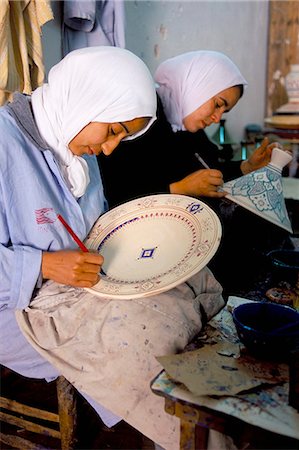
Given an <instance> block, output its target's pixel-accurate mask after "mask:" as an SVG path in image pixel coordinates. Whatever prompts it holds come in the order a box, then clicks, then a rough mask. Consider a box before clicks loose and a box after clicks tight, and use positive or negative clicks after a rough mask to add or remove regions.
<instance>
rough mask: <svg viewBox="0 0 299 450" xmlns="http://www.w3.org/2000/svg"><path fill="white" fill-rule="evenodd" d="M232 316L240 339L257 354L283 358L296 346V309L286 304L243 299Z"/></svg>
mask: <svg viewBox="0 0 299 450" xmlns="http://www.w3.org/2000/svg"><path fill="white" fill-rule="evenodd" d="M233 320H234V323H235V326H236V330H237V333H238V336H239V339H240V341H241V342H242V343H243V344H244V345H245V347H247V349H248V350H249V351H250V352H251V353H254V354H255V355H257V356H261V357H263V358H265V357H266V358H270V359H273V358H274V359H284V358H287V357H288V356H289V354H290V352H291V351H292V350H295V349H296V348H298V347H299V313H298V312H297V311H296V310H294V309H292V308H290V307H288V306H283V305H279V304H275V303H266V302H252V303H245V304H243V305H239V306H237V307H236V308H235V309H234V310H233Z"/></svg>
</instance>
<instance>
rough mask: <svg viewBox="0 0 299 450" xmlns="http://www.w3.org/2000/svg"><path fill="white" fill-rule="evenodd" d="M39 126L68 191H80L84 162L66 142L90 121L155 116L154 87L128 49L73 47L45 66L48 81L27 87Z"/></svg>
mask: <svg viewBox="0 0 299 450" xmlns="http://www.w3.org/2000/svg"><path fill="white" fill-rule="evenodd" d="M31 98H32V107H33V112H34V116H35V120H36V123H37V126H38V128H39V131H40V133H41V135H42V137H43V138H44V140H45V141H46V142H47V143H48V144H49V146H50V147H51V148H52V151H53V154H54V155H55V157H56V159H57V161H58V164H59V165H60V168H61V170H62V174H63V176H64V178H65V180H66V182H67V183H68V185H69V188H70V190H71V192H72V193H73V195H74V196H75V197H76V198H78V197H81V196H82V195H83V194H84V192H85V190H86V188H87V185H88V183H89V176H88V165H87V164H86V161H85V160H84V158H82V157H79V156H75V155H74V154H73V153H72V152H71V151H70V150H69V148H68V144H69V143H70V141H71V140H72V139H73V138H74V137H75V136H76V135H77V134H78V133H79V132H80V131H81V130H82V129H83V128H84V127H85V126H86V125H88V124H89V123H90V122H105V123H113V122H126V121H129V120H133V119H135V118H137V117H151V120H150V122H149V124H148V125H147V127H145V128H144V129H143V130H142V131H140V132H139V133H136V134H135V135H134V136H132V137H130V138H131V139H132V138H133V139H134V138H135V137H137V136H138V135H140V134H143V133H144V132H145V131H146V130H147V129H148V128H149V127H150V126H151V124H152V123H153V121H154V120H155V119H156V91H155V84H154V81H153V78H152V76H151V74H150V72H149V70H148V68H147V67H146V65H145V64H144V63H143V61H142V60H141V59H140V58H138V57H137V56H136V55H134V54H133V53H131V52H130V51H128V50H125V49H122V48H118V47H112V46H107V47H106V46H102V47H88V48H83V49H79V50H74V51H73V52H71V53H69V54H68V55H67V56H65V58H64V59H63V60H62V61H60V62H59V63H58V64H56V65H55V66H54V67H53V68H52V69H51V70H50V72H49V77H48V83H45V84H44V85H43V86H42V87H39V88H37V89H36V90H35V91H34V92H33V93H32V97H31Z"/></svg>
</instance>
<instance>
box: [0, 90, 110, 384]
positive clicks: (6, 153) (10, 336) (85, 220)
mask: <svg viewBox="0 0 299 450" xmlns="http://www.w3.org/2000/svg"><path fill="white" fill-rule="evenodd" d="M86 161H87V163H88V166H89V176H90V183H89V185H88V188H87V191H86V193H85V194H84V196H83V197H81V198H80V199H79V200H78V201H77V200H76V199H75V197H74V196H73V195H72V194H71V192H70V190H69V189H68V187H67V185H66V183H65V181H64V179H63V178H62V176H61V174H60V171H59V168H58V165H57V164H56V161H55V158H54V156H53V154H52V152H51V150H50V149H49V147H48V145H47V144H46V143H45V142H44V141H43V140H42V138H41V136H40V135H39V132H38V130H37V128H36V125H35V122H34V119H33V115H32V111H31V105H30V98H29V97H28V96H25V95H22V94H17V95H16V96H15V100H14V102H13V103H11V104H9V105H6V106H3V107H1V108H0V363H1V364H3V365H5V366H7V367H10V368H11V369H13V370H15V371H17V372H18V373H21V374H23V375H25V376H29V377H35V378H49V377H52V376H55V375H57V371H56V369H54V368H51V366H50V364H49V363H48V362H47V361H44V359H43V358H42V357H41V356H40V355H39V354H37V353H36V351H35V350H34V349H33V348H32V347H31V346H30V345H29V343H28V342H27V341H26V340H25V338H24V337H23V335H22V333H21V331H20V329H19V327H18V324H17V322H16V320H15V317H14V310H15V309H24V308H26V307H27V305H28V304H29V303H30V300H31V298H32V296H33V295H34V292H35V289H36V288H37V287H39V283H41V280H40V278H41V276H40V271H41V258H42V251H55V250H60V249H75V248H78V246H77V244H76V243H75V242H74V241H73V239H72V237H71V236H70V235H69V233H68V232H67V231H66V230H65V228H64V227H63V225H62V224H61V222H60V221H59V220H58V219H57V216H56V215H57V214H58V213H59V214H61V215H62V216H63V217H64V219H65V220H66V221H67V222H68V223H69V225H70V226H71V227H72V228H73V230H74V231H75V233H76V234H77V235H78V236H79V238H80V239H82V240H84V239H85V237H86V236H87V234H88V232H89V231H90V229H91V227H92V226H93V224H94V222H95V221H96V219H97V218H98V217H99V216H100V215H101V214H102V213H103V212H104V211H105V210H106V209H107V204H106V200H105V197H104V193H103V186H102V181H101V177H100V172H99V169H98V164H97V161H96V157H95V156H87V157H86Z"/></svg>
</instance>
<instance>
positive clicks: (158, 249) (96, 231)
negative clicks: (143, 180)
mask: <svg viewBox="0 0 299 450" xmlns="http://www.w3.org/2000/svg"><path fill="white" fill-rule="evenodd" d="M220 238H221V224H220V221H219V219H218V216H217V215H216V213H215V212H214V211H213V210H212V209H211V208H210V207H209V206H207V205H206V204H205V203H203V202H202V201H199V200H198V199H195V198H192V197H187V196H185V195H174V194H161V195H151V196H147V197H142V198H139V199H136V200H132V201H130V202H127V203H125V204H123V205H120V206H117V207H116V208H113V209H111V210H110V211H109V212H107V213H106V214H104V215H103V216H101V217H100V218H99V219H98V220H97V222H96V223H95V225H94V227H93V229H92V230H91V232H90V234H89V236H88V237H87V239H86V241H85V245H86V246H87V248H89V249H93V250H97V251H98V252H99V253H100V254H101V255H103V256H104V265H103V271H104V273H105V275H101V279H100V281H99V283H97V284H96V285H95V286H94V287H93V288H90V289H87V290H88V291H90V292H92V293H94V294H96V295H98V296H100V297H108V298H117V299H129V298H137V297H146V296H149V295H153V294H157V293H160V292H163V291H166V290H168V289H171V288H173V287H175V286H177V285H178V284H180V283H182V282H183V281H185V280H187V279H188V278H190V277H191V276H192V275H194V274H195V273H197V272H199V271H200V270H201V269H202V268H203V267H204V266H206V265H207V264H208V262H209V261H210V259H211V258H212V256H213V255H214V254H215V252H216V250H217V248H218V246H219V242H220Z"/></svg>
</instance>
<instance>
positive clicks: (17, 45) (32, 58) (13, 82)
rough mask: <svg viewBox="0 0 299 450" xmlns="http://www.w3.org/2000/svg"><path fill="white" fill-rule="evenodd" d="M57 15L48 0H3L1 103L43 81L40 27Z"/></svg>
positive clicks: (0, 3)
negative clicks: (17, 92)
mask: <svg viewBox="0 0 299 450" xmlns="http://www.w3.org/2000/svg"><path fill="white" fill-rule="evenodd" d="M52 19H54V16H53V13H52V10H51V7H50V1H48V0H11V1H9V0H1V1H0V55H1V58H0V104H1V105H3V104H4V103H6V101H8V100H12V96H13V93H14V92H15V91H19V92H23V93H25V94H31V92H32V90H34V89H35V88H37V87H38V86H40V85H41V84H42V83H43V81H44V75H45V72H44V64H43V51H42V42H41V27H42V26H43V25H44V24H45V23H46V22H48V21H49V20H52Z"/></svg>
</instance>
